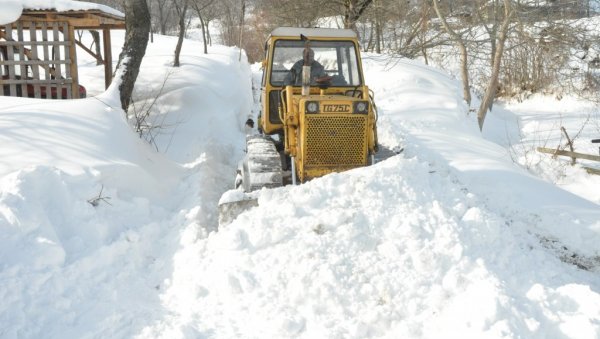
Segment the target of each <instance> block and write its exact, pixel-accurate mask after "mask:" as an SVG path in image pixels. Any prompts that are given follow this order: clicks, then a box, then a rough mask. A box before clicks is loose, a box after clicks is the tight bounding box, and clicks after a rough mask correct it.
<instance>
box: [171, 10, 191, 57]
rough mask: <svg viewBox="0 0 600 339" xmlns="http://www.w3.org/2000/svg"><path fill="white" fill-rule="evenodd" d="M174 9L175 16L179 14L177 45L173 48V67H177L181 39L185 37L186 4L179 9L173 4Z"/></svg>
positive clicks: (181, 44) (181, 45) (181, 43)
mask: <svg viewBox="0 0 600 339" xmlns="http://www.w3.org/2000/svg"><path fill="white" fill-rule="evenodd" d="M175 8H176V9H177V14H179V36H178V38H177V45H176V46H175V60H174V61H173V66H175V67H179V55H180V54H181V47H183V38H184V37H185V28H186V27H185V26H186V24H185V14H186V13H187V8H188V2H187V0H185V1H184V3H183V7H181V8H180V7H179V6H178V5H177V3H175Z"/></svg>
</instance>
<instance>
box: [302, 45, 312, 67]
mask: <svg viewBox="0 0 600 339" xmlns="http://www.w3.org/2000/svg"><path fill="white" fill-rule="evenodd" d="M304 60H306V61H307V62H308V63H309V64H311V63H312V62H313V61H314V60H315V51H313V49H312V48H309V47H307V48H305V49H304Z"/></svg>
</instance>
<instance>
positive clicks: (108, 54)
mask: <svg viewBox="0 0 600 339" xmlns="http://www.w3.org/2000/svg"><path fill="white" fill-rule="evenodd" d="M102 41H103V45H104V88H105V89H107V88H108V86H110V83H111V82H112V77H113V71H112V50H111V45H110V44H111V41H110V29H108V28H105V29H103V30H102Z"/></svg>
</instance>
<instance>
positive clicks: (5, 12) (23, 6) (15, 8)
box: [0, 0, 125, 25]
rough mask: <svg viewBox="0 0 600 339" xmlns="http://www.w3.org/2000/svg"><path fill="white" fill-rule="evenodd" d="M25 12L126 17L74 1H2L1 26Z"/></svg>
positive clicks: (100, 6)
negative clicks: (73, 12) (96, 12)
mask: <svg viewBox="0 0 600 339" xmlns="http://www.w3.org/2000/svg"><path fill="white" fill-rule="evenodd" d="M23 10H54V11H57V12H68V11H89V10H99V11H102V12H104V13H106V14H110V15H114V16H118V17H122V18H124V17H125V14H123V13H122V12H120V11H118V10H116V9H114V8H111V7H108V6H105V5H101V4H95V3H91V2H84V1H73V0H2V11H0V25H5V24H8V23H11V22H15V21H17V19H19V17H20V16H21V13H22V12H23Z"/></svg>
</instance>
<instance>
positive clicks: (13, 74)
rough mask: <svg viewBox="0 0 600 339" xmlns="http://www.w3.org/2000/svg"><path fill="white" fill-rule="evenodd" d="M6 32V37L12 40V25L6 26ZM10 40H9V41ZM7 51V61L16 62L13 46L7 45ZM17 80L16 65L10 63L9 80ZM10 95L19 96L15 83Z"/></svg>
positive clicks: (11, 84)
mask: <svg viewBox="0 0 600 339" xmlns="http://www.w3.org/2000/svg"><path fill="white" fill-rule="evenodd" d="M4 27H5V28H4V31H5V32H6V36H7V37H10V38H12V26H11V25H6V26H4ZM7 40H8V39H7ZM6 49H7V54H8V55H7V57H8V58H7V59H8V60H10V61H13V60H15V52H14V49H13V46H12V45H7V47H6ZM16 78H17V74H16V71H15V64H14V63H10V64H9V65H8V79H9V80H15V79H16ZM9 93H10V94H9V95H10V96H13V97H16V96H17V86H15V84H14V83H10V85H9Z"/></svg>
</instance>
